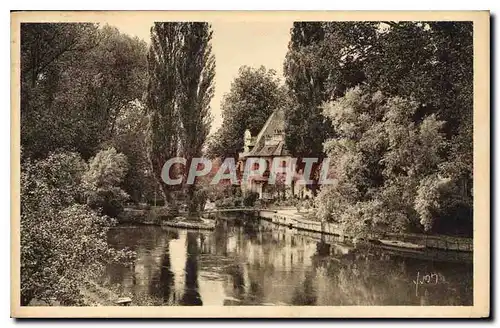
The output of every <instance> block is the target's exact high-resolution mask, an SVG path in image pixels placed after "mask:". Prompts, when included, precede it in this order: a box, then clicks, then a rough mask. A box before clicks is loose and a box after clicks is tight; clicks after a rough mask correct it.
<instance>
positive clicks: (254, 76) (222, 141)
mask: <svg viewBox="0 0 500 328" xmlns="http://www.w3.org/2000/svg"><path fill="white" fill-rule="evenodd" d="M285 101H286V98H285V92H284V89H283V87H282V86H281V85H280V80H279V79H278V78H277V77H276V72H275V71H274V70H272V69H270V70H267V69H266V68H265V67H264V66H261V67H259V68H258V69H255V68H251V67H248V66H242V67H240V69H239V72H238V76H237V77H236V78H235V79H234V81H233V82H232V83H231V89H230V91H229V93H227V94H225V95H224V98H223V100H222V104H221V107H222V117H223V122H222V126H221V128H220V129H219V130H218V131H217V132H216V133H215V134H214V135H213V136H212V137H211V139H210V142H209V147H208V153H209V156H210V157H221V158H226V157H234V158H236V157H237V156H238V153H239V152H241V151H242V150H243V135H244V133H245V130H246V129H248V130H250V133H251V134H252V136H256V135H257V133H259V131H260V130H261V129H262V127H263V126H264V124H265V123H266V120H267V119H268V118H269V115H271V113H272V112H273V111H274V110H275V109H276V108H278V107H280V106H284V103H285Z"/></svg>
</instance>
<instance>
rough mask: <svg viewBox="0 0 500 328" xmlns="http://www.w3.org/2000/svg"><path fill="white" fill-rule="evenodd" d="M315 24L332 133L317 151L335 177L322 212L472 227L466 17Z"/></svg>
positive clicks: (433, 227) (365, 220) (391, 224)
mask: <svg viewBox="0 0 500 328" xmlns="http://www.w3.org/2000/svg"><path fill="white" fill-rule="evenodd" d="M321 28H322V30H323V32H324V35H323V39H322V41H321V42H319V43H318V45H317V46H318V47H319V49H323V51H317V52H316V53H315V60H316V61H318V62H321V63H323V64H322V65H325V67H327V70H328V72H329V75H328V77H327V79H326V80H325V82H324V84H323V85H324V89H325V90H326V91H325V92H326V93H327V95H328V99H327V100H326V101H325V102H324V106H323V107H324V114H325V116H327V117H328V118H329V119H330V120H331V124H332V128H333V131H334V133H335V134H334V135H333V138H330V139H328V141H327V142H326V143H325V147H324V151H325V152H326V153H327V155H328V156H329V157H330V159H331V160H332V163H335V164H333V167H332V169H334V170H335V171H336V174H337V176H338V183H337V184H336V185H334V186H330V187H326V188H323V190H322V192H321V194H320V197H319V199H318V207H319V208H320V211H321V215H322V216H323V217H324V218H329V219H332V220H339V221H341V222H344V223H345V224H346V225H351V226H352V227H357V228H359V229H361V230H366V229H368V230H370V229H375V225H381V226H385V229H396V230H398V229H408V228H410V229H417V230H424V231H435V232H442V233H472V81H473V78H472V77H473V76H472V24H471V23H469V22H429V23H425V22H400V23H395V22H384V23H378V22H345V23H344V22H343V23H324V24H323V23H322V24H321ZM325 49H327V50H325ZM346 68H347V71H348V72H349V74H350V75H349V76H346V71H345V69H346ZM355 85H360V87H358V88H356V89H351V90H350V91H348V92H347V93H345V91H346V90H348V89H349V88H352V87H354V86H355Z"/></svg>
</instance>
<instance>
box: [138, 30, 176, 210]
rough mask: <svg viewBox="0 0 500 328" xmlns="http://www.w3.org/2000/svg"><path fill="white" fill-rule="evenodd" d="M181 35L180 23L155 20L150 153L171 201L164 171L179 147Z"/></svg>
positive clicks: (148, 107)
mask: <svg viewBox="0 0 500 328" xmlns="http://www.w3.org/2000/svg"><path fill="white" fill-rule="evenodd" d="M180 36H181V25H180V24H179V23H154V25H153V27H152V28H151V45H150V47H149V53H148V73H149V81H148V88H147V94H146V111H147V113H148V116H149V126H148V154H149V159H150V162H151V168H152V171H153V174H154V177H155V179H156V181H157V183H158V185H159V186H160V187H161V190H162V192H163V197H164V199H165V202H167V203H170V204H171V203H172V201H173V197H172V194H171V192H172V186H169V185H167V184H165V183H164V182H163V181H162V176H161V174H162V168H163V165H164V164H165V162H166V161H167V160H168V159H170V158H172V157H176V156H177V155H178V148H179V137H178V133H179V114H178V112H177V110H176V96H177V85H178V83H179V75H178V70H177V65H178V62H179V52H180V50H181V44H182V43H181V41H182V40H181V37H180Z"/></svg>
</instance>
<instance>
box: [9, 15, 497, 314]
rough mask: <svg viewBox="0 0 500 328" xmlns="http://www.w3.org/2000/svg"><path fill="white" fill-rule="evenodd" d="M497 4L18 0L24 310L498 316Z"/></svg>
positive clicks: (17, 165)
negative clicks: (102, 7)
mask: <svg viewBox="0 0 500 328" xmlns="http://www.w3.org/2000/svg"><path fill="white" fill-rule="evenodd" d="M489 29H490V23H489V12H488V11H462V12H460V11H455V12H364V13H363V12H307V13H300V12H106V11H101V12H36V11H31V12H12V13H11V38H12V43H11V54H12V56H11V72H12V75H11V79H12V82H11V83H12V89H11V94H12V100H11V101H12V109H11V113H12V114H11V115H12V122H11V124H12V132H11V133H12V153H11V163H12V173H11V174H12V187H11V188H12V191H11V193H12V207H13V210H12V217H11V236H12V249H11V252H12V259H11V262H12V266H11V279H12V281H11V290H12V294H11V315H12V316H13V317H21V318H22V317H186V318H189V317H366V316H369V317H422V316H425V317H476V318H477V317H488V316H489V315H490V305H489V302H490V294H489V293H490V292H489V291H490V275H489V272H490V267H489V265H490V264H489V263H490V239H489V238H490V230H489V229H490V212H489V211H490V198H489V195H490V194H489V188H490V186H489V183H490V182H489V180H490V164H489V156H490V148H489V147H490V146H489V142H490V141H489V133H490V121H489V115H490V114H489V113H490V107H489V106H490V105H489V97H490V96H489V86H490V84H489V83H490V82H489V81H490V80H489V69H490V67H489V51H490V48H489V47H490V46H489V42H490V41H489V40H490V38H489V33H490V32H489Z"/></svg>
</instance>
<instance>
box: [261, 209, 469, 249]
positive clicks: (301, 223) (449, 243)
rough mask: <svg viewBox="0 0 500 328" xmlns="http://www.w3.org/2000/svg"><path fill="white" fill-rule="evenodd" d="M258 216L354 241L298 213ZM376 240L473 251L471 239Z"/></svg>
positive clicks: (403, 236)
mask: <svg viewBox="0 0 500 328" xmlns="http://www.w3.org/2000/svg"><path fill="white" fill-rule="evenodd" d="M259 216H260V217H261V218H263V219H266V220H268V221H271V222H272V223H275V224H278V225H283V226H287V227H289V228H295V229H299V230H307V231H312V232H317V233H322V234H326V235H334V236H338V237H339V238H338V240H339V241H341V242H344V241H346V240H351V241H353V239H354V238H353V237H352V236H350V235H349V234H348V233H346V232H345V231H344V230H343V229H342V228H341V227H339V226H338V225H336V224H335V223H329V222H321V221H314V220H310V219H307V218H305V217H304V216H303V215H301V214H300V213H294V212H293V211H292V210H290V209H286V210H280V209H274V210H260V211H259ZM367 239H369V238H367ZM377 239H389V240H394V241H399V242H403V243H411V244H415V245H422V246H424V247H426V248H431V249H440V250H446V251H458V252H472V251H473V249H474V246H473V239H472V238H464V237H453V236H443V235H425V234H416V233H414V234H411V233H385V234H384V235H383V236H380V237H379V238H377ZM361 241H363V239H361ZM401 248H404V247H401Z"/></svg>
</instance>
